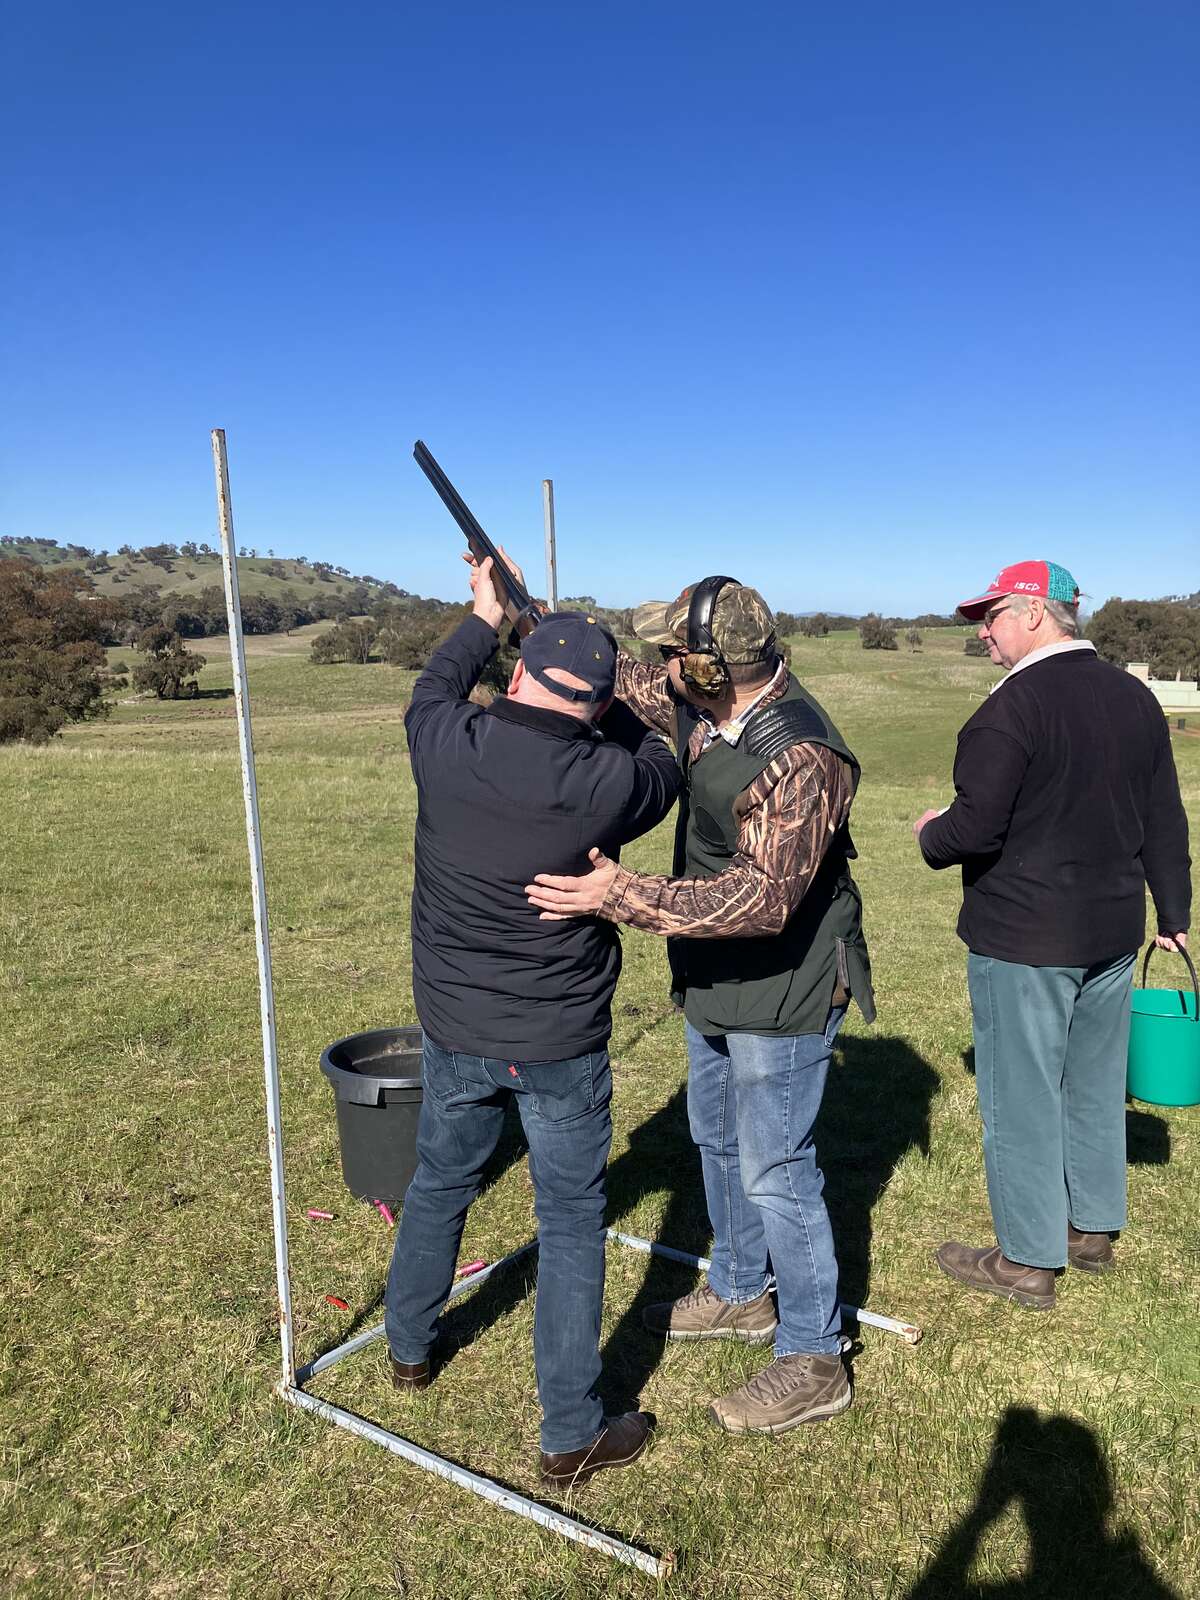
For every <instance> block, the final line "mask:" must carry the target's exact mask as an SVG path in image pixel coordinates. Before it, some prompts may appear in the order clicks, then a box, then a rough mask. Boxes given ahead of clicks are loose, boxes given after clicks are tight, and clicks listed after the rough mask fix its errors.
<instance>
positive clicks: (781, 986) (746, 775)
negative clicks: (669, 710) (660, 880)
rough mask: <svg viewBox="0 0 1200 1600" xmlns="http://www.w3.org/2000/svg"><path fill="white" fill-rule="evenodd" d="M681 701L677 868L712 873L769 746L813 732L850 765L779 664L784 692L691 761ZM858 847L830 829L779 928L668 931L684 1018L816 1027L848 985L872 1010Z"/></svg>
mask: <svg viewBox="0 0 1200 1600" xmlns="http://www.w3.org/2000/svg"><path fill="white" fill-rule="evenodd" d="M696 720H697V719H696V713H695V711H694V710H693V709H692V708H691V706H688V705H681V706H680V707H679V708H678V710H677V712H676V720H675V736H676V750H677V752H678V757H679V765H680V768H681V770H682V772H683V774H684V777H685V779H686V781H687V790H686V796H685V799H683V800H681V802H680V808H679V818H678V821H677V824H676V831H675V862H674V874H675V876H676V877H688V878H712V877H716V875H717V874H718V873H720V872H723V871H725V869H726V868H727V867H728V866H729V863H730V861H731V859H732V858H733V855H734V853H735V851H736V850H737V846H738V824H737V820H736V818H735V817H734V814H733V804H734V801H735V800H736V799H737V797H738V795H740V794H741V793H742V791H743V790H744V789H745V788H746V787H747V786H748V785H749V784H751V783H753V781H754V780H755V778H757V777H758V775H759V773H760V772H762V771H763V770H764V769H765V768H766V767H768V766H769V765H770V763H771V762H772V761H773V760H774V759H775V758H776V756H778V755H780V754H782V752H783V751H784V750H786V749H788V748H790V747H791V746H792V745H794V744H800V743H804V744H819V745H824V746H826V748H827V749H830V750H832V751H833V752H834V753H835V754H836V755H838V756H840V757H841V759H842V760H843V761H845V762H847V763H848V764H849V766H850V768H851V772H852V775H853V776H852V782H853V785H854V788H855V789H857V787H858V779H859V772H860V768H859V765H858V762H857V761H856V760H855V758H854V756H853V754H852V753H851V751H850V749H849V747H848V746H847V744H846V742H845V740H844V739H843V738H842V736H841V734H840V733H839V732H838V730H837V729H836V728H835V727H834V725H833V723H832V722H831V721H830V719H829V717H828V716H827V715H826V713H825V712H824V711H823V710H822V708H821V707H820V706H819V705H818V704H817V702H816V701H815V700H814V699H813V698H812V696H811V695H810V694H808V693H807V692H806V691H805V690H804V689H802V688H801V687H800V685H799V683H797V681H796V679H795V678H794V677H791V676H789V678H788V686H787V689H786V691H785V693H784V694H783V696H782V697H781V698H780V699H779V700H777V701H774V702H773V703H772V704H771V705H769V706H766V707H764V708H763V709H762V710H761V711H756V712H755V713H754V715H753V716H752V717H751V718H750V721H749V722H748V723H747V724H746V727H745V729H744V730H743V733H742V737H741V740H740V741H739V743H738V744H737V745H736V746H734V745H730V744H727V743H726V742H725V740H724V739H720V738H718V739H717V740H715V741H714V742H713V744H712V745H710V746H709V748H708V749H707V750H706V751H705V753H704V755H703V757H702V758H701V759H700V760H699V761H697V762H695V763H694V764H693V763H692V761H691V760H690V758H689V756H688V738H689V736H690V734H691V732H692V729H693V728H694V727H695V724H696ZM856 853H857V852H856V851H855V849H854V845H853V843H852V842H851V839H850V830H849V827H848V826H843V827H842V828H841V829H840V830H839V831H838V833H837V835H836V836H835V837H834V838H833V839H832V840H831V841H830V843H829V847H828V849H827V850H826V852H825V856H824V858H823V860H822V862H821V865H820V867H819V868H818V870H817V874H816V877H815V878H814V879H813V881H812V883H811V884H810V886H809V889H808V892H807V893H806V894H805V896H804V899H803V900H802V901H801V902H800V904H799V906H798V907H797V908H796V910H795V912H794V913H793V914H792V917H791V919H790V921H789V922H788V924H787V926H786V927H785V928H784V929H783V931H782V932H781V933H778V934H772V935H768V936H765V937H763V938H750V939H721V938H716V939H690V938H682V937H677V938H672V939H670V940H668V950H669V954H670V959H671V975H672V980H673V983H672V987H673V990H674V996H673V997H674V998H675V1000H676V1001H677V1003H679V1002H681V1003H682V1005H683V1010H684V1015H685V1016H686V1017H687V1020H688V1021H689V1022H690V1023H691V1025H692V1027H694V1028H696V1029H698V1030H699V1032H701V1033H704V1034H720V1033H760V1034H768V1035H772V1036H778V1037H783V1038H790V1037H792V1036H794V1035H795V1034H800V1033H821V1032H823V1031H824V1029H825V1023H826V1018H827V1017H828V1015H829V1007H830V1004H831V1003H832V1001H833V998H834V994H835V991H838V992H839V993H840V994H841V995H846V996H849V995H852V996H853V998H854V999H855V1000H856V1001H857V1003H858V1005H859V1008H860V1009H861V1011H862V1013H863V1015H864V1016H865V1017H866V1019H867V1021H868V1022H872V1021H874V1018H875V1004H874V997H873V994H872V990H871V964H870V959H869V957H868V954H867V945H866V940H865V939H864V937H863V931H862V898H861V896H860V894H859V892H858V887H857V885H856V884H855V882H854V879H853V878H852V877H851V876H850V867H849V862H850V861H851V860H852V859H853V858H854V857H855V855H856Z"/></svg>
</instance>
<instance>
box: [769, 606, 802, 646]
mask: <svg viewBox="0 0 1200 1600" xmlns="http://www.w3.org/2000/svg"><path fill="white" fill-rule="evenodd" d="M799 632H800V618H799V617H798V616H796V614H795V613H794V612H792V611H777V612H776V613H775V633H776V636H777V637H778V638H780V639H786V638H787V636H788V634H790V633H799Z"/></svg>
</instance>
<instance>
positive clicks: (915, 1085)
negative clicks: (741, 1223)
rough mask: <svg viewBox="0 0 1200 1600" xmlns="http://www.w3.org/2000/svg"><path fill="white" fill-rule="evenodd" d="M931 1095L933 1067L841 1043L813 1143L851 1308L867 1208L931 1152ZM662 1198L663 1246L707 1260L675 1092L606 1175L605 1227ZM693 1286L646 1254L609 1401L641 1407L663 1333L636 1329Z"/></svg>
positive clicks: (912, 1056)
mask: <svg viewBox="0 0 1200 1600" xmlns="http://www.w3.org/2000/svg"><path fill="white" fill-rule="evenodd" d="M937 1086H938V1077H937V1074H936V1073H935V1072H934V1070H933V1068H932V1067H931V1066H930V1065H929V1064H928V1062H926V1061H924V1060H923V1059H922V1058H921V1057H920V1056H919V1055H917V1053H916V1052H915V1051H914V1050H913V1049H912V1048H911V1047H910V1046H909V1045H908V1044H906V1043H905V1041H904V1040H903V1039H897V1038H887V1037H885V1038H857V1037H855V1038H847V1039H845V1040H843V1041H839V1045H838V1048H837V1052H836V1054H835V1057H834V1062H833V1065H832V1066H831V1068H830V1071H829V1075H828V1077H827V1079H826V1082H825V1095H824V1099H823V1101H822V1105H821V1113H820V1116H819V1117H818V1118H817V1125H816V1131H815V1139H816V1146H817V1160H818V1162H819V1164H820V1167H821V1170H822V1172H823V1173H824V1174H825V1200H826V1204H827V1205H828V1207H829V1214H830V1219H831V1221H832V1224H833V1237H834V1246H835V1248H836V1250H837V1257H838V1267H839V1270H840V1282H839V1292H840V1296H841V1299H842V1300H843V1301H846V1302H848V1303H850V1304H852V1305H862V1303H863V1301H864V1300H865V1299H866V1295H867V1289H868V1287H869V1283H870V1258H871V1211H872V1208H873V1207H874V1205H875V1203H876V1201H877V1200H878V1199H879V1196H880V1195H881V1194H882V1193H883V1190H884V1188H885V1187H886V1185H887V1183H888V1180H889V1179H890V1178H891V1176H892V1173H893V1172H894V1171H895V1169H896V1166H897V1163H898V1162H899V1161H900V1160H901V1158H902V1157H903V1156H904V1155H905V1153H906V1152H907V1151H908V1150H910V1149H912V1148H913V1147H914V1146H916V1147H917V1148H918V1149H920V1150H921V1151H922V1152H923V1153H924V1154H926V1155H928V1152H929V1107H930V1102H931V1100H932V1098H933V1095H934V1093H935V1091H936V1089H937ZM663 1190H665V1191H666V1193H667V1196H668V1198H667V1207H666V1211H665V1213H664V1215H663V1219H662V1222H661V1223H660V1224H659V1228H658V1235H657V1236H658V1239H659V1240H660V1241H661V1242H662V1243H663V1244H668V1245H673V1246H674V1247H675V1248H676V1249H677V1250H690V1251H692V1252H693V1253H694V1254H695V1255H707V1253H708V1250H709V1247H710V1245H711V1242H712V1235H711V1231H710V1228H709V1222H708V1211H707V1208H706V1206H705V1201H704V1186H703V1183H702V1181H701V1176H700V1156H699V1153H698V1151H697V1150H696V1147H695V1145H694V1144H693V1143H692V1137H691V1132H690V1130H689V1128H688V1117H687V1091H686V1088H684V1087H682V1086H681V1087H680V1088H679V1089H677V1090H676V1092H675V1093H674V1094H673V1095H672V1096H671V1098H670V1100H668V1101H667V1103H666V1105H664V1106H663V1107H662V1108H661V1109H660V1110H658V1111H656V1112H655V1113H654V1114H653V1116H651V1117H649V1118H647V1120H646V1121H645V1122H643V1123H642V1125H641V1126H640V1127H639V1128H637V1129H636V1130H635V1132H634V1133H633V1135H632V1136H631V1138H630V1142H629V1149H628V1150H627V1151H626V1152H625V1154H624V1155H622V1156H620V1157H618V1159H617V1160H616V1161H614V1162H613V1164H612V1166H611V1167H610V1168H609V1169H608V1211H609V1218H610V1221H612V1222H613V1223H614V1225H616V1226H618V1227H619V1226H621V1221H620V1219H621V1218H623V1217H625V1216H626V1215H627V1214H628V1213H629V1212H630V1211H632V1210H634V1209H635V1207H636V1206H637V1204H638V1202H639V1201H640V1200H641V1199H642V1197H643V1196H644V1195H646V1194H648V1193H657V1192H660V1191H663ZM628 1231H630V1232H635V1231H637V1230H635V1229H632V1228H631V1229H628ZM695 1281H696V1272H695V1268H693V1267H689V1266H687V1265H685V1264H684V1263H682V1262H677V1261H670V1260H667V1259H665V1258H664V1257H662V1256H651V1257H649V1265H648V1267H647V1270H646V1275H645V1278H644V1279H643V1281H642V1284H641V1286H640V1288H639V1289H638V1292H637V1294H636V1295H635V1296H634V1298H633V1300H632V1301H631V1303H630V1304H629V1305H628V1306H627V1307H626V1309H625V1311H624V1312H623V1314H622V1316H621V1318H620V1321H619V1322H618V1323H617V1325H616V1327H615V1328H614V1329H613V1331H612V1333H611V1334H610V1335H609V1337H608V1340H607V1341H606V1343H605V1346H604V1351H603V1362H604V1374H605V1379H604V1384H605V1392H606V1395H609V1396H612V1397H613V1398H616V1397H618V1396H619V1397H620V1399H621V1400H622V1402H625V1401H632V1400H636V1398H637V1396H638V1395H639V1394H640V1393H641V1391H642V1388H643V1387H644V1385H645V1384H646V1382H647V1380H648V1379H649V1378H650V1377H651V1375H652V1374H653V1373H654V1371H655V1369H656V1368H657V1366H658V1364H659V1362H660V1361H661V1359H662V1353H663V1339H662V1336H661V1334H653V1333H650V1332H649V1331H648V1330H647V1329H646V1328H644V1327H643V1325H642V1311H643V1309H644V1308H645V1307H646V1306H647V1305H651V1304H653V1303H654V1302H655V1301H657V1300H672V1299H674V1298H676V1297H677V1296H678V1295H681V1294H686V1293H687V1291H688V1290H689V1289H690V1288H692V1287H693V1286H694V1284H695Z"/></svg>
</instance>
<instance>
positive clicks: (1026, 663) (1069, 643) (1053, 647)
mask: <svg viewBox="0 0 1200 1600" xmlns="http://www.w3.org/2000/svg"><path fill="white" fill-rule="evenodd" d="M1074 650H1090V651H1091V653H1092V654H1093V655H1095V654H1096V646H1095V645H1094V644H1093V643H1092V641H1091V640H1090V639H1059V640H1058V641H1057V643H1055V644H1044V645H1042V647H1041V648H1040V649H1039V650H1031V651H1030V652H1029V654H1028V655H1027V656H1023V657H1022V659H1021V660H1020V661H1018V662H1017V664H1016V666H1015V667H1009V669H1008V671H1007V672H1006V673H1005V674H1004V676H1003V677H1002V678H1001V679H1000V681H999V683H994V684H993V685H992V687H991V688H990V689H989V690H988V693H989V694H995V692H996V690H997V689H1003V687H1004V685H1005V684H1006V683H1007V682H1008V680H1009V679H1010V678H1012V677H1015V676H1016V674H1017V673H1018V672H1021V671H1023V669H1024V668H1025V667H1035V666H1036V665H1037V664H1038V662H1039V661H1045V660H1046V659H1047V657H1048V656H1065V655H1069V654H1070V653H1071V652H1072V651H1074Z"/></svg>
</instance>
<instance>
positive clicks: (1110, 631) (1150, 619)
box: [1087, 599, 1200, 678]
mask: <svg viewBox="0 0 1200 1600" xmlns="http://www.w3.org/2000/svg"><path fill="white" fill-rule="evenodd" d="M1087 636H1088V638H1089V639H1090V640H1091V641H1092V643H1093V644H1094V645H1095V646H1096V651H1097V654H1099V655H1100V656H1101V657H1102V658H1103V659H1104V660H1105V661H1111V662H1112V663H1113V664H1114V665H1115V666H1118V667H1126V666H1128V665H1129V663H1130V662H1131V661H1146V662H1149V664H1150V676H1151V677H1152V678H1173V677H1174V676H1175V675H1176V673H1180V674H1182V676H1183V677H1185V678H1195V677H1198V676H1200V610H1198V609H1197V608H1196V607H1194V606H1190V605H1186V604H1184V603H1182V602H1179V601H1172V600H1120V599H1114V600H1109V601H1108V602H1107V603H1106V604H1105V605H1102V606H1101V607H1100V609H1099V611H1097V612H1096V613H1095V615H1094V616H1093V617H1092V619H1091V621H1090V622H1089V623H1088V627H1087Z"/></svg>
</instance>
